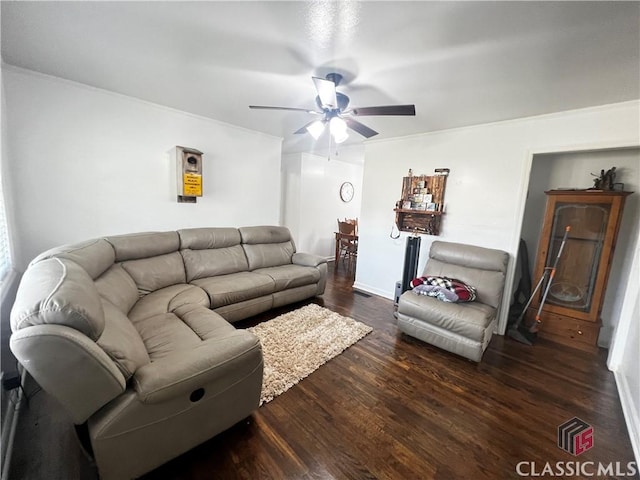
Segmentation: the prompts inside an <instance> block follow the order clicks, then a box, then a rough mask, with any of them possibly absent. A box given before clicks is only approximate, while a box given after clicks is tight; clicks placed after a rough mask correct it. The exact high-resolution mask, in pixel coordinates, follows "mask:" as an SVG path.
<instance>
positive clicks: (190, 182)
mask: <svg viewBox="0 0 640 480" xmlns="http://www.w3.org/2000/svg"><path fill="white" fill-rule="evenodd" d="M182 185H183V191H184V195H186V196H189V197H201V196H202V175H198V174H196V173H185V174H184V175H183V176H182Z"/></svg>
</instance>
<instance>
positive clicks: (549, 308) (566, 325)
mask: <svg viewBox="0 0 640 480" xmlns="http://www.w3.org/2000/svg"><path fill="white" fill-rule="evenodd" d="M545 193H546V194H547V207H546V210H545V217H544V223H543V228H542V233H541V235H540V242H539V245H538V253H537V257H536V263H535V270H534V281H536V282H537V281H539V279H540V278H542V276H543V274H544V269H545V267H551V266H552V265H553V264H554V261H555V259H556V257H557V256H558V251H559V249H560V246H561V244H562V238H563V236H564V234H565V230H566V227H571V228H570V231H569V233H568V236H567V239H566V242H565V246H564V248H563V250H562V253H561V255H560V259H559V261H558V266H557V269H556V273H555V277H554V279H553V281H552V284H551V287H550V288H549V292H548V295H547V298H546V300H545V303H544V305H543V307H542V311H541V313H540V321H541V325H540V330H539V334H540V336H541V337H544V338H548V339H549V340H553V341H555V342H559V343H562V344H566V345H570V346H573V347H575V348H580V349H583V350H596V349H597V342H598V334H599V331H600V325H601V323H602V321H601V318H600V314H601V310H602V303H603V301H604V294H605V291H606V288H607V280H608V278H609V270H610V268H611V261H612V259H613V252H614V249H615V245H616V239H617V236H618V230H619V228H620V222H621V219H622V211H623V207H624V202H625V199H626V197H627V195H629V194H630V193H632V192H615V191H596V190H592V191H590V190H550V191H547V192H545ZM545 289H546V285H544V284H543V285H542V288H541V289H540V290H539V293H538V295H536V297H535V298H534V299H533V300H532V303H531V306H530V307H529V309H528V310H527V316H526V320H527V323H528V324H532V323H533V322H534V321H535V317H536V313H537V312H538V309H539V306H540V302H541V300H542V293H543V292H544V291H545Z"/></svg>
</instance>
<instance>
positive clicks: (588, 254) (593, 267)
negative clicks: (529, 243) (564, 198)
mask: <svg viewBox="0 0 640 480" xmlns="http://www.w3.org/2000/svg"><path fill="white" fill-rule="evenodd" d="M610 213H611V204H608V203H601V204H600V203H599V204H585V203H571V202H556V204H555V210H554V213H553V226H552V229H551V238H550V245H549V249H548V253H547V259H546V262H545V264H546V265H547V266H552V265H554V263H555V261H556V259H557V257H558V252H559V251H560V248H561V246H562V242H563V238H564V235H565V231H566V229H567V227H570V230H569V232H568V234H567V238H566V239H565V241H564V243H565V244H564V247H563V249H562V252H561V255H560V258H559V259H558V265H557V269H556V274H555V278H554V280H553V283H552V285H551V288H550V289H549V293H548V295H547V299H546V301H547V303H548V304H549V305H558V306H561V307H565V308H570V309H573V310H577V311H580V312H589V311H590V309H591V307H592V305H593V294H594V290H595V286H596V279H597V276H598V268H599V264H600V259H601V256H602V251H603V246H604V242H605V234H606V231H607V224H608V220H609V215H610Z"/></svg>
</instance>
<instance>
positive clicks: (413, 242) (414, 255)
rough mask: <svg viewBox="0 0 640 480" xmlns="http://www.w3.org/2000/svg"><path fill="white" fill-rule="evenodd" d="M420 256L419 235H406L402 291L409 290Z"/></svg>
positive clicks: (416, 271)
mask: <svg viewBox="0 0 640 480" xmlns="http://www.w3.org/2000/svg"><path fill="white" fill-rule="evenodd" d="M419 256H420V237H407V246H406V247H405V250H404V268H403V270H402V292H406V291H407V290H409V284H410V283H411V280H413V279H414V278H416V276H417V275H418V257H419Z"/></svg>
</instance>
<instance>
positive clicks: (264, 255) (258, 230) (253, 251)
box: [239, 226, 296, 270]
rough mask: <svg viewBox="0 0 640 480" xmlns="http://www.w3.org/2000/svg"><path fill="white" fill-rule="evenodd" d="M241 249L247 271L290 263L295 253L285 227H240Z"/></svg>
mask: <svg viewBox="0 0 640 480" xmlns="http://www.w3.org/2000/svg"><path fill="white" fill-rule="evenodd" d="M239 231H240V235H241V237H242V247H243V249H244V252H245V254H246V256H247V261H248V262H249V270H255V269H257V268H265V267H275V266H278V265H287V264H290V263H291V257H292V256H293V254H294V253H295V252H296V247H295V244H294V243H293V239H292V238H291V232H289V229H288V228H286V227H277V226H264V227H241V228H239Z"/></svg>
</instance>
